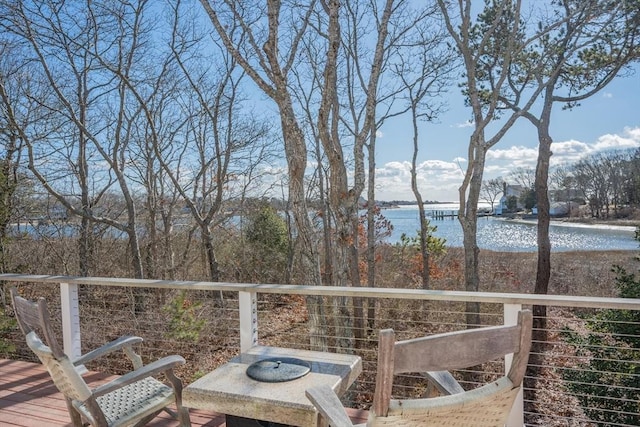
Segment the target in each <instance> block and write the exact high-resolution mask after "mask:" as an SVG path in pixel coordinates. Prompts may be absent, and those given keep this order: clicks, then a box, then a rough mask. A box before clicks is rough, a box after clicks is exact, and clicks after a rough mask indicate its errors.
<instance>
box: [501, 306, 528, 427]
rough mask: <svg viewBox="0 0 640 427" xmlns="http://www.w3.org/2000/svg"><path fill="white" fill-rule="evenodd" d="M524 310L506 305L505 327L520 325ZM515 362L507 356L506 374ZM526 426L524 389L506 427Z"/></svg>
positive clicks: (505, 361) (515, 402) (515, 401)
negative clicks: (519, 313)
mask: <svg viewBox="0 0 640 427" xmlns="http://www.w3.org/2000/svg"><path fill="white" fill-rule="evenodd" d="M520 310H522V305H521V304H504V324H505V325H517V324H518V312H519V311H520ZM512 362H513V355H512V354H507V355H506V356H505V358H504V369H505V372H509V369H510V368H511V363H512ZM522 426H524V394H523V390H522V387H520V391H519V392H518V395H517V396H516V399H515V400H514V402H513V408H511V413H510V414H509V418H507V424H506V427H522Z"/></svg>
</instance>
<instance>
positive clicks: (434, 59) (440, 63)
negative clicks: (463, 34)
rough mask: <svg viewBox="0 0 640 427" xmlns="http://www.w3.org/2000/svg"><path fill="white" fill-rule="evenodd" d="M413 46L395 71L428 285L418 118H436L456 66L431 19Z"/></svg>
mask: <svg viewBox="0 0 640 427" xmlns="http://www.w3.org/2000/svg"><path fill="white" fill-rule="evenodd" d="M417 29H418V31H417V34H418V38H417V39H416V40H414V44H415V45H416V46H417V48H416V49H407V50H405V51H404V52H402V53H400V56H401V60H400V61H398V62H397V64H396V70H395V74H396V75H397V78H398V79H399V80H400V81H401V82H402V85H403V95H404V97H405V99H406V102H407V105H408V107H409V114H410V116H411V124H412V129H413V156H412V158H411V189H412V191H413V194H414V196H415V198H416V201H417V202H418V214H419V217H420V230H419V233H420V253H421V254H422V287H423V289H429V288H430V286H429V263H430V261H429V259H430V252H429V240H430V239H431V228H432V227H431V225H430V223H429V220H428V219H427V216H426V213H425V208H424V200H423V198H422V193H421V192H420V189H419V188H418V163H417V162H418V153H419V150H420V133H419V129H420V127H419V122H420V121H421V120H423V121H432V120H436V119H437V117H438V115H439V114H440V113H441V112H442V111H443V109H444V108H445V105H444V101H443V100H442V99H441V97H442V95H443V93H444V92H445V90H446V88H447V84H448V79H449V78H450V77H451V73H452V72H453V71H454V70H455V68H456V67H457V66H458V63H457V61H456V60H455V57H454V55H453V51H452V50H450V49H448V48H447V47H446V46H444V45H443V43H442V41H443V38H444V35H443V34H439V33H438V32H437V30H433V23H432V22H428V21H426V22H422V23H420V25H418V27H417Z"/></svg>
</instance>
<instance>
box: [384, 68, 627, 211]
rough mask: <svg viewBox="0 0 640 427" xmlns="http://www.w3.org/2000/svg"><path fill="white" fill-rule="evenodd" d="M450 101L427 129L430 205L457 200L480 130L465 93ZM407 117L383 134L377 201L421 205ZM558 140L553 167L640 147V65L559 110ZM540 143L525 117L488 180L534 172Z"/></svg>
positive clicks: (423, 151)
mask: <svg viewBox="0 0 640 427" xmlns="http://www.w3.org/2000/svg"><path fill="white" fill-rule="evenodd" d="M452 90H454V91H455V90H456V89H455V88H454V89H452ZM449 99H450V100H449V106H448V110H447V111H446V112H445V113H443V114H442V115H441V116H440V118H439V120H438V123H425V124H423V125H422V126H421V129H420V149H419V150H420V151H419V156H418V163H419V164H418V170H419V188H420V191H421V193H422V195H423V198H424V199H426V200H438V201H457V200H458V191H457V189H458V187H459V185H460V183H461V181H462V175H463V172H462V171H461V168H463V169H464V168H466V165H467V164H466V159H467V147H468V141H469V136H470V134H471V131H472V129H473V128H472V127H471V124H470V123H469V121H468V120H469V118H470V110H469V109H468V108H467V107H465V106H464V102H463V98H462V96H461V95H459V94H457V93H451V94H450V95H449ZM408 120H409V119H408V118H406V119H398V120H394V121H389V122H388V123H387V124H385V126H384V127H383V128H382V129H381V130H380V133H379V139H378V141H377V143H376V144H377V146H376V165H377V175H376V177H377V188H376V194H377V195H376V199H378V200H415V198H414V196H413V193H412V192H411V179H410V167H411V163H410V162H411V157H412V154H413V143H412V138H413V135H412V133H411V126H410V122H409V121H408ZM488 136H491V135H488ZM551 136H552V137H553V139H554V143H553V146H552V151H553V153H554V154H553V156H552V167H553V165H555V164H565V163H572V162H574V161H576V160H578V159H579V158H580V157H582V156H585V155H589V154H592V153H595V152H597V151H603V150H611V149H616V148H618V149H620V148H630V147H640V66H639V67H636V69H635V73H634V74H633V75H632V76H629V77H619V78H617V79H616V80H614V81H613V82H612V83H611V84H610V85H609V86H608V87H607V88H606V89H605V90H604V91H602V92H600V93H598V94H596V95H595V96H593V97H592V98H590V99H587V100H585V101H583V102H582V105H581V106H580V107H578V108H575V109H574V110H572V111H562V110H561V105H556V106H554V115H553V118H552V122H551ZM537 145H538V141H537V136H536V131H535V128H533V126H532V125H531V124H530V123H529V122H528V121H526V120H524V119H521V121H520V122H519V123H516V125H515V126H514V127H513V128H512V129H511V130H510V131H509V133H507V135H506V136H505V137H504V138H503V139H502V140H501V141H500V142H499V143H498V144H497V145H495V146H494V147H493V148H492V149H491V150H490V152H489V154H488V158H487V164H486V170H485V179H491V178H496V177H498V176H502V177H506V176H507V175H508V174H509V172H510V171H512V170H514V169H515V168H517V167H532V168H535V163H536V157H537Z"/></svg>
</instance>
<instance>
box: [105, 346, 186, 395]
mask: <svg viewBox="0 0 640 427" xmlns="http://www.w3.org/2000/svg"><path fill="white" fill-rule="evenodd" d="M184 364H185V360H184V358H183V357H182V356H178V355H173V356H167V357H163V358H162V359H159V360H156V361H155V362H151V363H149V364H148V365H145V366H143V367H142V368H139V369H136V370H135V371H131V372H129V373H127V374H125V375H122V376H121V377H118V378H116V379H115V380H113V381H110V382H108V383H106V384H103V385H101V386H99V387H96V388H94V389H93V390H92V394H93V396H94V397H98V396H102V395H104V394H107V393H110V392H112V391H114V390H117V389H119V388H122V387H124V386H126V385H128V384H131V383H134V382H136V381H139V380H141V379H143V378H147V377H152V376H154V375H157V374H160V373H163V372H167V371H171V370H172V369H173V368H175V367H176V366H180V365H184Z"/></svg>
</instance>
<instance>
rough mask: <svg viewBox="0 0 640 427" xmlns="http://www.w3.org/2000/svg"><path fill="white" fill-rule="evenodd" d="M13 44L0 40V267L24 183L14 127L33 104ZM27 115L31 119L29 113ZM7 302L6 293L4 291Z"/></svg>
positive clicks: (4, 260)
mask: <svg viewBox="0 0 640 427" xmlns="http://www.w3.org/2000/svg"><path fill="white" fill-rule="evenodd" d="M12 50H13V48H12V46H11V45H10V44H8V43H2V44H0V146H1V148H2V154H1V156H2V158H0V271H2V272H7V271H8V262H9V257H8V255H9V254H8V252H7V247H6V245H7V243H8V238H9V235H8V227H9V224H10V222H11V221H12V219H13V218H14V215H15V211H16V202H17V200H16V191H17V188H18V185H20V184H21V182H20V181H21V180H20V179H19V176H20V173H19V170H20V168H21V161H22V157H21V153H22V139H21V138H20V133H19V131H18V130H17V129H16V128H15V123H16V113H15V110H16V109H21V108H27V109H29V108H30V107H29V106H28V105H27V106H25V105H22V101H21V100H22V99H24V97H25V95H24V93H22V90H23V89H24V88H25V86H24V84H23V82H22V80H24V78H25V77H26V74H25V71H26V70H27V69H26V68H21V67H20V66H17V65H18V64H16V63H15V62H13V61H10V60H8V58H11V57H12ZM25 119H28V114H26V117H25ZM2 301H3V302H4V294H2Z"/></svg>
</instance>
